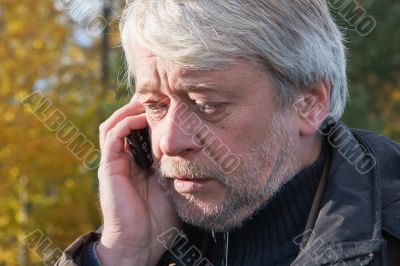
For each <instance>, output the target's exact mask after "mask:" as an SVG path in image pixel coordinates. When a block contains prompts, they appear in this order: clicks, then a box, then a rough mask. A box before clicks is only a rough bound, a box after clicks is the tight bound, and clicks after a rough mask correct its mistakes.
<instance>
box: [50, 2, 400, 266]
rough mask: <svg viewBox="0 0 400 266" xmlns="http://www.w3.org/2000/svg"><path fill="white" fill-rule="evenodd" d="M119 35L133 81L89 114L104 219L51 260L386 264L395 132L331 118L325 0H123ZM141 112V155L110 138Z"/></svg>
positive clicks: (331, 44)
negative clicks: (95, 119) (97, 119)
mask: <svg viewBox="0 0 400 266" xmlns="http://www.w3.org/2000/svg"><path fill="white" fill-rule="evenodd" d="M121 37H122V45H123V48H124V51H125V55H126V59H127V65H128V80H130V79H131V78H133V79H134V80H135V87H136V91H135V93H134V96H133V98H132V101H131V102H130V103H129V104H127V105H126V106H124V107H122V108H121V109H120V110H118V111H116V112H115V113H114V114H113V115H112V116H111V117H110V118H109V119H108V120H106V121H105V122H104V123H103V124H102V125H101V126H100V147H101V151H102V158H101V164H100V167H99V171H98V177H99V190H100V203H101V210H102V214H103V228H102V230H99V231H98V232H92V233H89V234H87V235H85V236H83V237H81V238H79V239H78V240H77V241H75V242H74V243H73V244H72V245H71V246H70V247H68V248H67V250H66V251H65V252H64V254H63V256H62V257H61V258H60V260H59V263H58V265H96V264H97V265H99V263H100V264H101V265H174V264H173V263H175V265H290V264H291V265H345V264H346V265H388V264H389V265H395V264H396V261H397V263H399V258H398V254H397V253H398V252H397V253H395V252H394V250H396V249H397V251H398V250H399V249H398V247H399V242H400V167H399V162H400V146H399V145H398V144H397V143H395V142H393V141H391V140H389V139H387V138H384V137H381V136H378V135H375V134H373V133H368V132H364V131H359V130H349V129H348V128H346V127H345V126H344V125H343V124H342V123H340V122H339V121H340V117H341V115H342V113H343V111H344V107H345V102H346V97H347V85H346V74H345V72H346V61H345V51H344V50H345V48H344V47H343V45H342V37H341V34H340V32H339V30H338V28H337V26H336V25H335V24H334V22H333V20H332V17H331V16H330V13H329V10H328V8H327V4H326V2H325V1H323V0H311V1H305V0H299V1H261V0H243V1H194V0H191V1H180V0H162V1H161V0H158V1H155V0H154V1H150V0H147V1H145V0H137V1H129V3H128V4H127V8H126V10H125V13H124V16H123V19H122V22H121ZM145 127H148V129H149V132H150V136H151V142H152V154H153V157H154V164H153V166H152V168H151V169H144V168H141V167H139V166H137V165H136V163H135V161H134V160H133V157H132V155H131V153H130V151H129V147H128V145H127V143H126V142H125V137H126V136H128V135H129V133H130V132H131V131H132V130H137V129H141V128H145ZM396 256H397V257H396ZM397 265H398V264H397Z"/></svg>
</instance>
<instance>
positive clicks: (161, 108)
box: [143, 102, 168, 118]
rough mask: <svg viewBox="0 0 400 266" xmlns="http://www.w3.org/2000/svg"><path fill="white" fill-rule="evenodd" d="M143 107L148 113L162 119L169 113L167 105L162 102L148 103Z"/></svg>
mask: <svg viewBox="0 0 400 266" xmlns="http://www.w3.org/2000/svg"><path fill="white" fill-rule="evenodd" d="M143 106H144V108H145V109H146V112H148V113H149V114H150V115H152V116H155V117H157V118H159V117H162V116H163V115H164V114H165V113H166V112H167V111H168V106H167V104H165V103H161V102H148V103H145V104H143Z"/></svg>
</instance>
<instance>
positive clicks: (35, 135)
mask: <svg viewBox="0 0 400 266" xmlns="http://www.w3.org/2000/svg"><path fill="white" fill-rule="evenodd" d="M328 2H329V1H328ZM329 3H330V7H331V10H332V13H333V14H334V16H335V18H336V20H337V23H338V24H339V25H340V27H341V29H342V31H343V33H344V34H345V36H346V45H347V47H348V57H349V67H348V74H349V85H350V86H349V87H350V96H351V102H350V103H349V104H348V106H347V110H346V113H345V116H344V118H343V120H344V121H345V122H346V123H347V124H348V125H349V126H351V127H358V128H365V129H368V130H373V131H376V132H378V133H381V134H384V135H387V136H389V137H391V138H392V139H394V140H396V141H398V142H399V141H400V51H399V49H400V31H399V28H398V27H399V26H400V16H399V14H400V2H399V1H395V0H379V1H377V0H365V1H361V0H358V1H357V2H356V1H347V0H346V1H345V0H343V1H342V2H341V1H330V2H329ZM124 4H125V0H113V1H109V0H53V1H50V0H19V1H15V0H0V266H2V265H43V263H45V264H48V265H50V264H52V263H53V262H54V261H55V259H56V258H58V256H59V255H60V252H61V250H63V249H65V248H66V247H67V246H68V245H69V244H70V243H71V242H72V241H73V240H74V239H76V238H77V237H78V236H79V235H81V234H84V233H86V232H89V231H92V230H95V229H96V228H97V227H99V226H100V225H101V218H100V216H99V212H98V208H99V206H98V202H97V177H96V166H97V163H98V155H99V154H98V150H97V147H98V140H97V138H98V137H97V134H98V126H99V124H100V123H101V122H102V121H104V120H105V119H106V118H107V117H108V116H109V115H110V114H111V113H112V112H113V111H114V110H116V109H117V108H118V107H120V106H122V105H123V104H125V103H127V102H128V101H129V95H130V93H129V92H128V90H127V88H126V82H125V74H124V72H125V67H124V59H123V54H122V50H121V47H120V44H119V34H118V19H119V18H118V17H119V14H120V12H121V9H122V8H123V6H124Z"/></svg>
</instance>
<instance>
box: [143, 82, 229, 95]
mask: <svg viewBox="0 0 400 266" xmlns="http://www.w3.org/2000/svg"><path fill="white" fill-rule="evenodd" d="M156 90H157V89H156V86H155V85H153V84H151V83H145V84H143V85H141V86H139V87H137V88H136V93H137V94H150V93H155V92H156ZM178 90H182V91H184V92H187V93H188V92H214V93H223V92H224V90H223V89H221V88H219V87H217V86H215V85H212V84H206V83H199V84H181V85H180V86H179V88H178Z"/></svg>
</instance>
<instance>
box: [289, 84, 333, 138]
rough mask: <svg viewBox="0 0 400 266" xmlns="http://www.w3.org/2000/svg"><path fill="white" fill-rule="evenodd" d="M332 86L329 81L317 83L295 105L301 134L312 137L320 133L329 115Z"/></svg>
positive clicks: (301, 95) (304, 92) (303, 93)
mask: <svg viewBox="0 0 400 266" xmlns="http://www.w3.org/2000/svg"><path fill="white" fill-rule="evenodd" d="M330 95H331V86H330V83H329V81H328V80H323V81H321V82H318V83H316V84H315V85H314V86H313V87H312V88H311V89H309V90H304V91H303V92H302V93H301V94H300V97H298V99H297V101H296V103H295V109H296V110H297V112H298V122H299V129H300V134H301V135H302V136H312V135H314V134H315V132H317V131H318V129H319V128H320V126H321V124H322V123H323V122H324V120H325V119H326V117H327V116H328V114H329V108H330Z"/></svg>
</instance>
